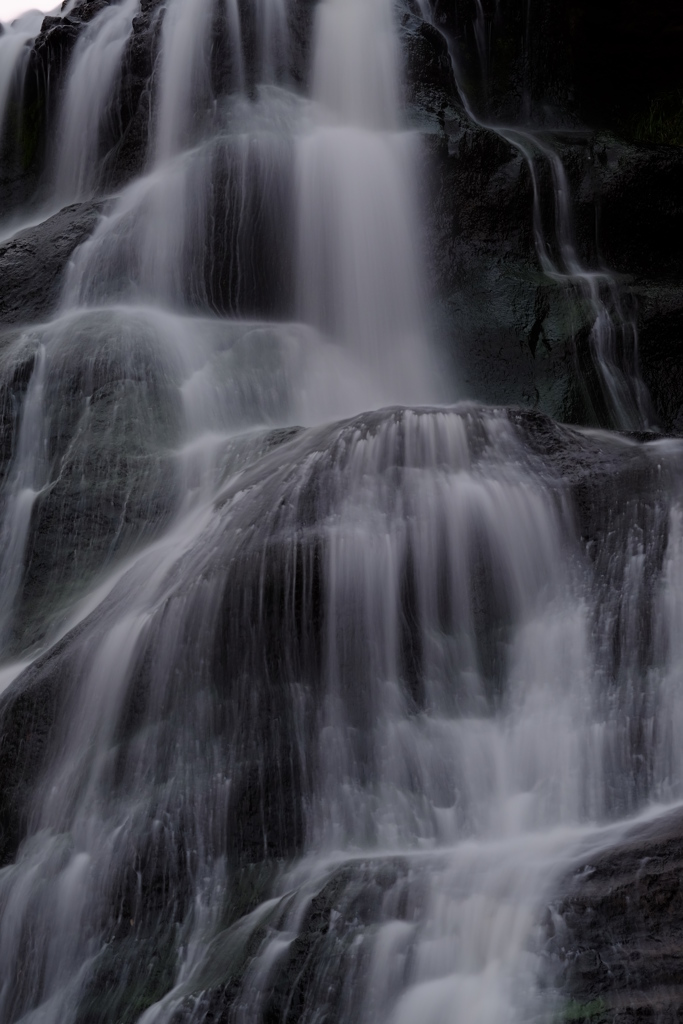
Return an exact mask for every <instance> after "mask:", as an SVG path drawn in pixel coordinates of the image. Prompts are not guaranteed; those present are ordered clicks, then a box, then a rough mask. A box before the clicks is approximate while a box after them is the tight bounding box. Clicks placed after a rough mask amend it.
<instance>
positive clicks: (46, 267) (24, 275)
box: [0, 203, 102, 324]
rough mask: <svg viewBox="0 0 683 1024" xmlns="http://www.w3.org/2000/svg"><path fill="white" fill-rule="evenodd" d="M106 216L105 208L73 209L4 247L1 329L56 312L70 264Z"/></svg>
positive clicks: (0, 262) (0, 267) (81, 205)
mask: <svg viewBox="0 0 683 1024" xmlns="http://www.w3.org/2000/svg"><path fill="white" fill-rule="evenodd" d="M101 212H102V204H101V203H78V204H76V205H74V206H67V207H65V208H64V209H63V210H60V211H59V213H56V214H55V215H54V216H52V217H50V218H48V220H45V221H43V222H42V224H38V225H36V227H31V228H26V229H25V230H23V231H20V232H19V233H18V234H16V235H15V236H14V237H13V238H12V239H10V240H9V241H8V242H4V243H2V244H0V278H1V279H2V290H1V291H0V324H3V323H4V324H15V323H20V324H26V323H35V322H36V321H39V320H44V319H46V318H47V317H48V316H49V314H50V313H52V312H54V310H55V307H56V306H57V303H58V301H59V294H60V288H61V284H62V281H63V277H64V271H65V269H66V266H67V264H68V262H69V259H70V258H71V256H72V254H73V252H74V250H75V249H76V248H77V246H79V245H80V244H81V242H84V241H85V239H86V238H87V237H88V236H89V235H90V234H91V233H92V231H93V228H94V227H95V225H96V223H97V221H98V219H99V216H100V214H101Z"/></svg>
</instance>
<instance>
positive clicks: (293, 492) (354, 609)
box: [0, 0, 683, 1024]
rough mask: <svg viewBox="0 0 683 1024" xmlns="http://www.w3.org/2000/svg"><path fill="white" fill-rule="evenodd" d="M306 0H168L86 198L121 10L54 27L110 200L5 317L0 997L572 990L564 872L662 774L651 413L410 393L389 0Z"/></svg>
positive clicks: (510, 1015) (384, 1005)
mask: <svg viewBox="0 0 683 1024" xmlns="http://www.w3.org/2000/svg"><path fill="white" fill-rule="evenodd" d="M310 6H311V5H309V4H307V3H304V2H303V0H301V3H298V4H297V3H295V2H294V0H291V2H290V3H285V0H259V2H258V3H254V4H244V3H242V2H239V0H168V2H167V4H166V5H165V10H164V13H163V15H161V14H160V15H159V18H161V17H163V20H160V21H155V22H154V31H155V32H156V33H157V35H156V36H155V46H157V47H158V49H155V50H154V54H155V62H154V69H153V74H152V81H151V83H150V85H149V91H150V96H151V100H150V104H151V106H150V108H149V110H150V116H149V122H148V128H149V133H148V136H146V149H145V152H144V158H143V159H142V160H141V170H140V171H139V173H137V174H136V175H135V176H134V177H133V178H132V180H129V181H128V182H126V183H125V184H124V185H122V186H121V187H120V188H118V189H117V191H116V193H115V194H113V195H105V194H104V192H103V190H104V189H105V184H104V183H103V178H102V175H101V173H100V171H101V162H102V159H103V155H104V149H105V148H106V146H105V145H104V144H103V139H104V136H105V135H106V133H107V123H108V122H109V121H110V120H111V119H115V112H116V109H117V108H116V102H115V95H116V92H117V89H118V88H119V87H120V84H121V78H122V75H123V74H124V70H122V69H123V66H124V59H125V57H124V55H125V53H126V46H127V42H128V40H129V39H130V38H131V32H134V27H133V24H132V23H133V18H134V17H135V15H136V12H138V11H140V12H142V14H147V13H149V8H150V5H149V4H146V3H141V4H140V5H139V7H138V4H137V0H136V2H133V0H122V2H121V3H119V4H114V5H108V6H104V7H103V8H102V10H101V11H100V12H99V13H97V12H95V14H94V16H93V18H92V20H91V21H90V22H89V24H88V25H87V27H85V28H83V29H82V30H81V34H80V36H79V39H78V42H77V43H76V45H75V47H74V49H73V52H72V54H71V58H70V63H69V67H68V70H67V72H66V74H65V78H64V82H63V88H62V90H61V92H60V94H59V95H60V103H61V104H62V105H61V108H60V110H59V114H58V123H59V124H60V125H61V126H62V127H61V129H60V137H59V139H58V141H57V143H56V145H57V146H58V149H59V146H61V149H59V154H58V157H57V162H56V170H55V174H54V177H53V178H52V182H53V186H54V189H55V190H56V191H54V192H53V196H57V197H61V199H60V201H61V200H62V199H63V200H64V201H66V200H67V199H68V200H69V201H71V200H73V199H75V198H77V197H79V198H81V199H84V198H85V197H92V196H95V197H97V198H98V199H100V200H102V208H101V213H100V217H99V221H98V223H97V226H96V228H95V229H94V231H93V233H92V235H91V236H90V237H89V238H88V239H87V240H86V241H85V242H83V243H82V244H81V245H79V246H78V247H77V248H76V249H75V251H74V252H73V254H72V256H71V257H70V259H69V264H68V267H67V270H66V272H65V275H64V280H63V287H62V292H61V298H60V302H59V308H58V309H57V311H56V312H55V313H54V315H53V316H52V317H51V318H50V319H48V320H46V321H45V322H41V323H35V324H30V325H28V326H26V325H21V324H19V325H13V326H12V329H11V330H10V331H8V332H7V333H6V334H5V335H3V339H4V340H3V347H2V349H1V350H0V382H5V381H7V382H9V384H8V386H7V389H6V392H5V391H3V393H2V403H1V407H0V408H1V411H2V415H3V417H4V419H3V425H4V426H5V427H6V430H7V436H8V437H9V438H10V441H9V442H8V455H7V464H6V466H5V468H4V470H3V473H2V476H1V477H0V536H1V537H2V541H3V549H2V553H1V554H0V579H1V581H2V587H1V588H0V589H1V590H2V600H1V601H0V659H1V660H0V691H1V692H0V738H2V743H1V744H0V775H1V776H2V786H3V789H2V792H1V796H0V1021H2V1022H3V1024H86V1022H88V1024H90V1022H97V1024H100V1022H101V1024H121V1022H124V1021H125V1022H138V1024H210V1022H212V1021H213V1022H216V1021H219V1020H220V1021H228V1020H229V1021H234V1022H239V1024H270V1022H274V1021H278V1022H282V1024H295V1022H296V1024H317V1022H321V1021H329V1022H338V1024H352V1022H353V1024H377V1022H381V1024H413V1022H415V1021H416V1020H418V1019H419V1020H420V1021H424V1024H451V1022H453V1024H460V1022H463V1021H466V1020H470V1019H472V1020H474V1021H476V1022H477V1024H500V1022H501V1021H503V1020H504V1021H509V1022H510V1024H518V1022H519V1024H521V1022H523V1021H528V1020H530V1019H532V1018H534V1019H538V1020H544V1021H546V1020H547V1021H550V1020H553V1019H558V1018H559V1017H560V1016H562V1015H565V1017H566V1018H567V1019H570V1018H569V1011H568V1010H567V996H566V994H564V993H561V992H559V991H558V990H557V988H556V987H554V986H553V984H551V983H549V982H548V961H549V958H550V954H549V953H548V949H547V942H546V939H547V929H546V930H544V925H543V921H544V914H546V910H547V906H548V903H549V901H550V900H551V898H552V896H553V895H554V893H555V888H556V886H557V885H558V884H559V883H560V881H561V880H562V878H563V877H564V876H565V875H566V873H567V872H568V871H570V870H571V869H572V868H573V867H574V866H575V865H576V864H577V863H579V862H580V860H581V858H582V857H586V856H588V855H592V854H593V853H595V852H596V851H600V850H602V849H604V848H607V847H608V846H609V845H610V844H613V843H615V842H618V841H619V839H620V837H622V836H624V835H625V834H626V833H627V832H628V830H629V829H630V828H631V827H632V826H633V823H634V822H639V821H644V820H648V819H649V818H650V817H652V816H654V815H656V814H657V813H658V811H659V809H661V808H662V807H672V806H678V805H679V804H680V803H681V801H683V754H682V752H681V743H680V736H681V725H682V724H683V697H682V695H681V688H680V664H681V654H682V652H681V641H680V632H681V631H680V628H679V626H680V618H681V581H682V580H683V495H682V494H681V487H680V483H679V481H680V479H681V470H682V469H683V448H681V445H680V443H679V442H678V441H675V440H671V439H668V440H667V439H661V438H660V439H652V440H650V441H648V442H647V443H646V442H641V441H639V440H636V439H635V438H633V437H627V436H621V435H620V434H617V433H609V432H607V431H598V430H588V429H580V428H578V427H568V426H562V425H559V424H556V423H554V422H552V421H551V420H550V419H549V418H547V417H545V416H544V415H542V414H541V413H538V412H534V411H528V410H527V411H524V410H520V409H506V408H488V407H483V406H478V405H475V404H465V403H461V404H456V405H446V404H440V403H443V402H445V401H446V400H448V399H449V398H450V397H452V395H453V394H454V392H455V385H454V384H453V382H450V381H447V380H444V379H443V378H444V377H445V374H444V373H443V370H442V368H441V367H440V364H439V361H438V357H437V355H436V354H435V353H434V352H433V351H432V347H431V342H430V338H429V332H428V329H427V326H426V324H427V317H426V316H425V305H426V303H427V301H428V293H427V289H426V287H425V283H424V280H423V267H422V260H421V249H422V241H421V234H420V216H419V215H420V210H419V205H418V203H417V201H416V195H415V193H416V188H415V186H416V181H415V177H416V159H417V156H418V155H419V148H418V147H419V140H418V139H417V138H415V137H414V136H413V134H412V133H411V132H409V131H408V130H406V128H405V127H404V124H403V119H402V108H401V61H400V53H399V49H398V42H397V39H398V33H397V19H396V12H395V10H394V7H393V4H392V2H391V0H320V2H319V3H317V4H316V5H314V10H313V11H312V12H311V11H310V9H309V8H310ZM479 10H480V11H482V10H483V9H482V8H481V7H479ZM302 11H304V12H305V13H307V14H311V16H312V18H313V26H312V30H311V38H312V44H311V45H312V52H311V54H310V55H309V59H308V64H307V69H308V71H309V74H308V78H307V79H306V78H305V76H302V77H300V78H299V79H297V78H296V76H295V75H294V74H293V73H292V56H291V54H292V52H293V49H294V47H295V45H297V39H298V38H300V36H302V35H303V31H302V30H301V27H300V25H299V23H297V22H296V21H295V20H293V19H295V15H297V14H299V15H301V12H302ZM142 14H141V15H140V16H142ZM301 16H302V17H303V15H301ZM155 17H156V15H155ZM482 18H483V14H482ZM484 28H485V26H483V24H482V27H481V45H482V48H484V47H485V44H486V39H485V32H484ZM297 33H298V34H297ZM4 39H5V37H0V55H1V54H3V53H4V52H5V50H4V47H5V43H4V42H3V40H4ZM15 42H16V41H14V40H12V46H11V52H12V54H14V55H15V57H16V54H18V53H19V52H20V51H21V47H23V46H24V42H22V43H21V47H20V46H19V45H18V44H17V45H16V46H15ZM7 46H8V48H9V44H7ZM15 57H13V58H12V60H15ZM18 59H19V58H18V57H17V58H16V60H17V61H18ZM13 66H14V67H16V66H18V65H17V64H16V63H15V65H13ZM0 74H2V71H0ZM12 74H14V71H13V72H12ZM2 82H3V79H2V78H0V112H1V111H2V105H1V104H2V102H3V95H4V94H3V91H2V90H3V85H2ZM5 89H6V93H7V90H9V89H10V86H7V87H5ZM500 131H501V133H506V137H509V139H510V141H512V142H513V143H514V144H515V145H518V146H519V147H520V148H522V149H523V150H524V152H525V153H530V152H531V149H530V147H532V146H533V147H536V149H537V150H538V151H542V153H543V155H544V157H545V158H546V159H548V160H550V161H551V162H553V161H554V156H553V155H552V153H551V152H550V150H548V149H545V148H543V149H542V146H544V143H543V141H542V139H541V138H540V137H539V136H536V135H535V134H532V133H525V132H524V131H522V130H517V129H514V130H513V129H500ZM104 141H105V142H106V140H104ZM529 162H530V166H531V167H532V168H533V165H534V161H533V159H532V157H531V156H530V155H529ZM553 166H554V167H555V171H556V182H557V184H558V189H564V188H565V180H564V178H563V177H562V174H563V172H562V169H561V167H560V166H559V165H558V164H557V163H555V162H553ZM534 181H536V179H534ZM55 183H56V184H55ZM539 209H540V207H539ZM558 211H559V212H558V224H559V227H558V231H559V232H560V234H562V232H565V227H563V225H565V224H566V223H568V218H569V214H568V213H567V206H566V204H562V203H560V204H559V205H558ZM537 216H540V215H539V214H537ZM536 235H537V246H538V252H539V256H540V257H541V259H542V260H543V261H544V263H543V269H544V270H545V271H546V272H547V273H549V274H554V275H556V276H558V277H561V278H562V279H563V280H565V279H566V280H568V281H571V282H574V283H580V284H581V287H582V288H585V289H586V292H587V294H589V296H590V300H591V302H593V304H594V311H595V318H596V327H595V331H594V338H595V341H594V345H595V352H596V358H599V360H601V362H600V365H601V367H602V371H601V372H602V375H603V376H602V379H603V383H604V385H605V388H606V391H607V394H608V398H609V400H610V401H611V402H612V409H613V412H614V416H615V418H617V419H620V418H621V419H623V421H624V422H627V421H629V418H630V417H633V418H635V419H636V420H637V418H638V416H643V417H644V413H643V411H642V410H643V409H644V407H645V406H644V402H645V400H644V399H642V403H643V404H641V405H638V402H641V397H639V396H640V392H638V391H637V389H636V383H634V382H635V381H636V376H635V370H634V371H633V373H632V375H631V376H630V377H629V376H628V374H627V373H626V371H625V370H624V363H623V361H620V360H621V356H620V357H618V358H617V356H615V355H614V354H613V353H611V352H610V351H608V349H609V345H610V343H611V342H610V339H611V338H613V328H612V327H610V326H609V324H608V322H607V321H608V320H609V323H613V317H614V316H616V313H615V311H614V309H611V310H610V309H608V304H606V301H605V293H608V295H610V294H611V292H610V289H611V284H610V281H611V279H610V277H609V275H607V273H606V272H605V273H602V272H600V274H598V273H595V274H592V273H590V272H589V271H586V270H585V269H584V268H582V266H581V265H580V263H579V261H578V257H576V255H575V252H574V250H573V249H572V241H571V235H570V234H569V231H568V229H566V232H565V234H564V235H563V237H564V239H565V241H564V242H563V246H562V261H563V262H562V263H561V264H560V263H556V262H553V261H552V260H551V257H550V255H549V249H548V247H547V246H546V244H545V235H544V233H543V230H542V226H541V225H540V223H539V224H538V225H537V232H536ZM615 309H616V299H615ZM601 317H602V319H601ZM610 332H612V333H610ZM610 374H611V376H610ZM610 382H612V383H610ZM3 386H4V385H3ZM634 410H636V411H634ZM638 410H640V411H638Z"/></svg>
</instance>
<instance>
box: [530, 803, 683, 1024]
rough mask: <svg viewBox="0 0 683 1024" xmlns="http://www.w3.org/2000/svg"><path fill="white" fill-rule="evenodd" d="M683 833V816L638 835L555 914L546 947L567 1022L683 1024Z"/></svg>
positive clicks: (589, 868)
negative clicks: (673, 1023) (680, 1022)
mask: <svg viewBox="0 0 683 1024" xmlns="http://www.w3.org/2000/svg"><path fill="white" fill-rule="evenodd" d="M682 831H683V821H682V819H681V814H680V812H676V813H674V814H672V815H671V816H670V817H669V818H667V819H665V820H664V821H660V822H658V823H657V824H656V825H650V826H641V827H640V828H637V829H634V830H633V831H632V832H631V833H630V834H629V835H628V836H627V837H626V838H625V839H624V840H623V841H622V842H621V843H619V844H618V845H616V846H614V847H613V848H611V849H607V850H605V851H603V852H602V853H601V854H600V855H598V856H597V857H594V858H591V860H590V861H589V862H587V863H585V864H583V865H581V866H580V867H579V868H578V869H577V870H576V871H575V872H574V874H573V876H572V878H571V879H570V880H569V882H568V888H569V891H568V892H567V894H566V895H565V896H564V897H563V898H562V899H561V900H560V901H559V902H558V903H557V904H556V905H555V906H554V907H553V908H552V914H551V919H550V924H549V930H550V932H551V933H552V937H551V939H550V941H549V946H548V954H549V964H550V967H549V971H550V974H551V976H552V981H553V983H554V984H556V985H558V987H559V988H560V991H561V993H562V995H563V997H564V998H565V999H566V1006H567V1010H566V1016H567V1019H570V1020H574V1021H589V1020H590V1021H592V1022H594V1024H625V1022H626V1021H629V1022H641V1021H642V1022H645V1021H648V1022H649V1021H669V1020H671V1021H674V1020H679V1019H680V1014H681V1011H682V1010H683V988H682V987H681V976H682V973H683V883H682V881H681V877H682V870H683V844H682V843H681V832H682Z"/></svg>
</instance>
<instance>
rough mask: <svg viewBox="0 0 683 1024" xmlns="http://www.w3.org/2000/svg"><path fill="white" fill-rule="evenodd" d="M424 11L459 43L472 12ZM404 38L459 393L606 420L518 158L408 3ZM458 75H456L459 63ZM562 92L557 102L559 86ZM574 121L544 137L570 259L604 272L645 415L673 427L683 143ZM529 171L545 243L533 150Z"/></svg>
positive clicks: (575, 304) (578, 322)
mask: <svg viewBox="0 0 683 1024" xmlns="http://www.w3.org/2000/svg"><path fill="white" fill-rule="evenodd" d="M517 6H520V5H517ZM513 8H514V5H509V8H506V10H508V11H509V12H511V11H512V10H513ZM433 10H434V23H435V25H436V26H437V27H438V28H440V29H441V30H442V31H443V32H444V34H445V36H446V37H448V38H449V39H450V40H451V45H452V46H454V47H455V46H456V43H455V42H453V41H454V40H456V41H457V45H465V44H466V43H467V40H468V39H469V36H468V34H467V33H468V31H469V30H470V29H471V28H472V17H473V16H474V15H473V12H472V10H469V8H467V9H465V5H460V6H458V5H456V6H455V7H454V6H452V5H449V6H448V8H447V9H446V5H439V4H435V5H433ZM484 10H486V5H484ZM501 10H502V8H501ZM541 22H542V18H541ZM468 26H469V28H468ZM492 31H493V29H492ZM402 42H403V49H404V54H405V66H406V69H407V83H408V84H407V89H408V94H407V102H408V113H409V116H410V118H411V121H412V123H414V124H415V127H416V128H417V129H418V130H419V131H421V132H422V136H423V140H424V153H425V163H424V167H423V168H422V169H421V173H420V175H419V180H420V182H421V184H422V197H421V198H422V204H423V208H424V209H425V210H426V212H427V230H426V236H425V261H426V263H427V265H428V267H429V280H430V283H431V286H432V293H433V295H434V297H435V299H436V306H435V310H436V312H435V329H436V333H437V334H440V335H441V337H442V339H443V348H444V359H445V360H452V361H453V363H454V372H455V375H456V378H457V379H459V381H460V382H461V385H462V387H463V391H464V393H465V394H466V395H468V396H471V397H475V398H478V399H480V400H484V401H490V402H504V403H512V404H519V405H524V406H535V407H537V408H541V409H543V410H544V411H546V412H549V413H550V414H551V415H552V416H555V417H556V418H558V419H560V420H563V421H566V422H579V423H591V422H593V423H596V422H597V423H603V424H605V425H606V424H607V423H608V422H609V420H608V418H606V413H605V410H604V408H602V407H601V400H600V396H599V387H598V384H597V380H596V377H595V369H594V366H593V365H592V359H591V354H590V343H589V336H590V332H591V327H592V323H593V318H592V316H591V310H590V309H589V308H588V306H587V304H586V302H585V299H583V298H582V296H581V295H579V294H577V293H576V292H575V291H573V290H572V289H570V288H567V287H565V286H562V285H561V284H559V283H558V282H557V281H553V280H552V279H551V278H549V277H547V276H546V275H544V274H543V273H542V271H541V268H540V263H539V258H538V254H537V252H536V246H535V243H534V236H533V230H532V224H533V185H532V179H531V174H530V169H529V166H528V163H527V160H526V159H525V157H524V156H523V155H522V154H521V153H520V151H519V149H517V148H516V147H515V146H513V145H512V144H511V143H510V142H508V141H506V139H505V138H502V137H501V136H500V135H498V134H496V133H495V132H493V131H491V130H489V129H486V128H483V127H479V126H478V125H476V124H473V123H472V121H471V120H470V119H469V118H468V117H467V115H466V114H465V112H464V110H463V108H462V106H461V104H460V102H459V95H458V92H457V89H456V87H455V83H454V81H453V77H452V72H450V73H449V70H448V63H450V61H449V58H448V53H447V50H445V49H444V36H442V35H440V34H439V32H437V31H436V30H435V29H434V28H433V27H431V26H425V25H424V23H423V22H421V20H420V19H419V17H418V16H417V15H416V14H415V12H414V11H411V10H409V9H406V11H405V12H404V13H403V15H402ZM470 42H471V40H470ZM468 45H469V44H468ZM472 45H474V44H472ZM456 49H457V47H456ZM473 59H474V58H473ZM477 59H478V58H477ZM534 68H536V65H534ZM536 71H538V69H536ZM535 73H536V72H535ZM538 73H539V74H540V71H538ZM464 81H465V84H466V86H467V77H466V75H465V76H464ZM474 92H475V95H474V96H469V98H470V99H471V100H472V101H473V102H474V101H475V100H476V89H475V90H474ZM557 95H558V96H559V93H558V94H557ZM558 102H559V99H558ZM564 102H565V111H566V110H568V109H569V107H568V105H569V106H571V104H570V97H569V93H567V95H566V96H565V101H564ZM475 108H476V103H475ZM504 113H505V112H504V111H502V110H500V111H496V115H497V116H498V115H500V116H501V117H502V116H504ZM509 113H510V112H509V111H508V114H509ZM551 113H552V118H551V121H552V123H553V125H555V127H557V125H558V124H560V125H561V124H562V120H563V117H565V115H561V116H560V114H558V112H557V110H555V111H552V112H551ZM533 116H534V120H535V123H538V118H537V117H536V113H535V111H534V112H533ZM572 118H574V121H573V124H574V127H571V128H570V127H568V128H567V129H566V130H564V131H563V132H558V131H554V132H552V133H549V134H548V135H547V137H546V141H547V142H548V143H549V144H550V145H551V146H552V147H553V149H554V150H555V151H556V152H557V153H558V154H559V155H560V157H561V159H562V162H563V165H564V167H565V170H566V173H567V178H568V182H569V186H570V192H571V200H572V220H573V229H574V232H575V236H576V243H577V247H578V253H579V256H580V258H581V259H582V261H583V263H584V265H585V266H586V267H588V268H592V269H596V270H597V269H599V268H600V267H603V266H606V267H608V268H609V269H611V270H612V271H613V272H615V274H616V277H617V284H618V293H619V301H620V303H621V306H622V309H623V310H624V312H625V314H626V315H627V316H628V317H633V318H634V321H635V323H636V324H637V327H638V330H639V334H640V338H639V347H638V354H639V361H640V369H641V373H642V376H643V379H644V381H645V383H646V385H647V386H648V388H649V390H650V393H651V396H652V401H653V404H654V408H655V419H656V421H657V422H658V423H659V424H660V426H661V427H662V429H664V430H665V431H678V430H679V429H680V423H681V422H682V416H683V380H682V379H681V374H680V372H679V370H678V362H679V339H680V337H681V336H682V335H683V289H681V287H680V279H681V273H682V271H683V246H682V245H681V243H680V239H681V237H683V206H682V199H681V189H680V182H681V180H683V149H680V148H678V147H673V146H662V145H659V146H655V145H645V144H640V145H639V144H635V143H626V142H624V141H623V140H620V139H618V138H617V137H615V136H612V135H609V134H607V133H595V132H592V131H589V130H587V129H581V130H579V129H578V128H577V127H576V123H577V122H576V119H575V115H574V114H571V116H570V115H569V114H567V115H566V117H565V121H566V124H567V125H568V126H571V124H572ZM512 120H515V118H514V117H513V118H512ZM541 123H542V119H541ZM536 173H537V176H538V184H539V196H540V210H541V218H542V221H543V225H544V232H545V235H546V238H547V239H548V241H549V245H550V251H551V253H555V254H556V251H557V249H556V241H557V240H556V237H555V235H554V231H555V218H556V214H555V186H554V184H553V181H552V176H551V173H550V167H549V165H548V164H547V163H544V161H543V160H537V161H536Z"/></svg>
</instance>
